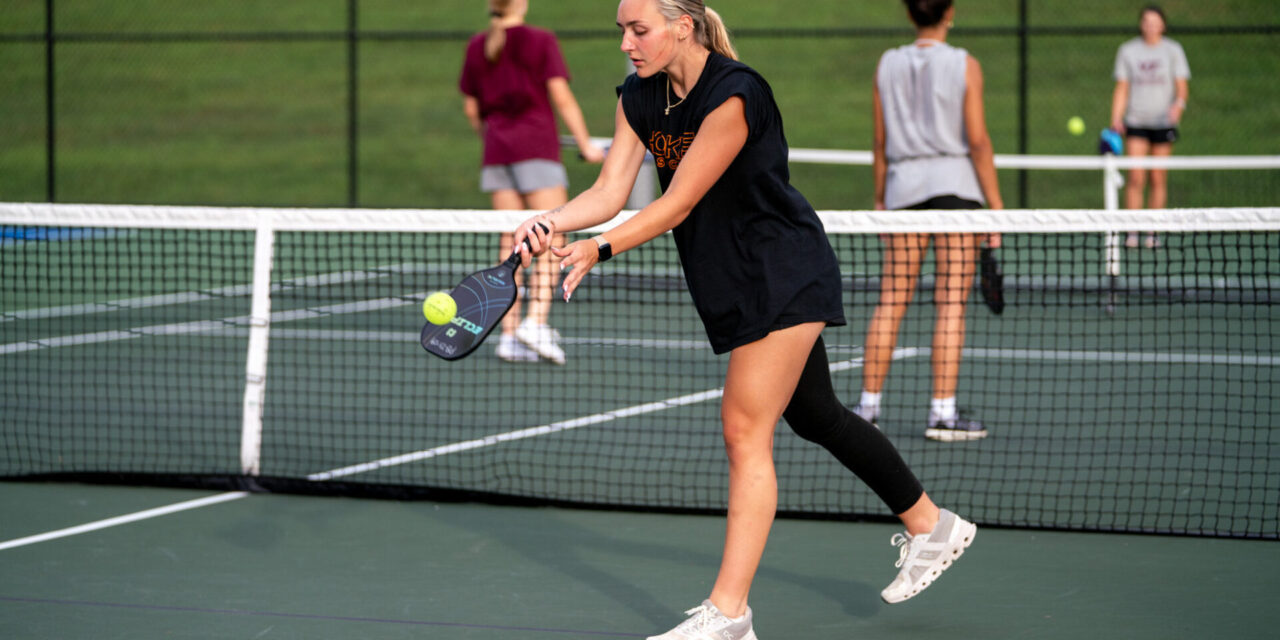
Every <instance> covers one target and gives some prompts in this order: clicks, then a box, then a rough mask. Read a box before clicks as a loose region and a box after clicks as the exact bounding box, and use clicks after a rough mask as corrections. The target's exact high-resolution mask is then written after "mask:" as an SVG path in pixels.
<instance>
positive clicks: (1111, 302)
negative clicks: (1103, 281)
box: [1102, 153, 1124, 315]
mask: <svg viewBox="0 0 1280 640" xmlns="http://www.w3.org/2000/svg"><path fill="white" fill-rule="evenodd" d="M1122 186H1124V177H1123V176H1122V175H1120V169H1119V168H1118V167H1117V166H1116V157H1115V155H1113V154H1110V153H1107V154H1103V156H1102V200H1103V206H1104V207H1105V208H1106V210H1107V211H1118V210H1119V209H1120V187H1122ZM1103 244H1104V249H1103V250H1104V251H1105V258H1104V259H1105V261H1106V264H1105V265H1104V267H1105V270H1106V274H1107V309H1106V310H1107V314H1108V315H1110V314H1112V313H1115V310H1116V289H1117V288H1118V286H1119V284H1120V282H1119V280H1120V232H1119V231H1117V230H1114V229H1109V230H1107V232H1106V236H1105V242H1104V243H1103Z"/></svg>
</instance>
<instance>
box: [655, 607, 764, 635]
mask: <svg viewBox="0 0 1280 640" xmlns="http://www.w3.org/2000/svg"><path fill="white" fill-rule="evenodd" d="M684 614H685V615H687V616H689V618H688V619H687V620H685V621H684V622H681V623H680V624H679V625H677V626H676V628H674V629H672V630H670V631H668V632H666V633H664V634H662V635H660V636H649V638H648V640H756V632H755V630H754V629H752V628H751V607H747V612H746V613H745V614H743V616H742V617H741V618H738V619H737V620H734V619H733V618H729V617H727V616H725V615H724V614H723V613H720V610H719V609H717V608H716V606H715V605H714V604H711V600H703V601H702V604H700V605H698V606H696V607H694V608H692V609H690V610H688V611H686V612H684Z"/></svg>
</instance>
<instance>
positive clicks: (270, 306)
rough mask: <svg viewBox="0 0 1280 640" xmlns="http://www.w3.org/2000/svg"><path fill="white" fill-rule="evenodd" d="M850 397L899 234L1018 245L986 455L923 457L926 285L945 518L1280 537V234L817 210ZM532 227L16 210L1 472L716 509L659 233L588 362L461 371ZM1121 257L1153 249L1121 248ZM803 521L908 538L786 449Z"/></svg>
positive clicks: (161, 210) (932, 482)
mask: <svg viewBox="0 0 1280 640" xmlns="http://www.w3.org/2000/svg"><path fill="white" fill-rule="evenodd" d="M821 216H822V218H823V221H824V224H825V225H826V226H827V230H828V233H829V237H830V238H831V242H832V245H833V247H834V248H835V249H836V252H837V254H838V256H839V258H840V262H841V265H842V270H843V271H844V280H843V282H844V286H845V309H846V315H847V317H848V319H849V325H848V326H846V327H837V328H829V329H828V330H827V331H826V332H825V333H824V337H825V341H826V344H827V347H828V352H829V359H830V361H831V363H832V370H833V379H834V381H835V384H836V389H837V392H838V393H839V395H840V396H841V397H842V398H843V399H844V400H845V401H846V402H848V403H850V404H853V403H855V402H856V401H857V398H858V394H859V392H860V389H861V378H862V376H861V367H862V353H863V339H864V335H865V332H866V324H867V320H868V318H869V317H870V315H871V312H872V310H873V309H874V307H875V305H876V302H877V300H878V297H879V284H880V274H881V260H882V244H881V241H880V239H879V237H878V236H879V235H880V234H882V233H905V232H934V233H941V232H988V231H1001V232H1003V234H1004V235H1003V247H1002V248H1001V249H1000V250H999V251H998V255H999V257H1000V259H1001V261H1002V266H1003V271H1004V287H1005V292H1004V293H1005V299H1006V303H1007V307H1006V308H1005V310H1004V312H1003V314H1001V315H998V316H997V315H994V314H992V313H990V312H989V311H988V310H987V308H985V307H984V305H983V304H982V302H981V298H980V296H979V294H978V293H977V292H975V293H974V295H973V296H972V297H971V298H970V304H969V305H968V309H967V314H966V317H967V327H968V330H967V338H966V341H965V350H964V360H963V363H962V368H961V378H960V390H959V400H960V404H961V406H962V407H964V408H966V409H968V410H970V411H972V412H973V414H974V415H976V416H978V417H979V418H981V419H982V420H983V421H984V422H985V423H987V425H988V427H989V429H990V433H991V435H990V436H989V437H988V438H986V439H984V440H979V441H975V442H966V443H938V442H933V441H928V440H925V439H924V438H923V437H922V434H923V431H924V428H925V426H926V425H925V421H926V415H927V412H928V403H929V397H930V395H931V391H930V357H929V356H930V348H931V347H930V345H931V343H932V330H933V315H932V314H933V313H934V307H933V304H932V286H933V273H934V266H933V261H932V259H931V260H930V261H928V262H927V263H926V264H925V266H924V270H923V273H922V277H921V278H920V283H919V289H920V290H919V292H918V293H917V295H916V302H915V303H914V304H913V305H911V306H910V307H909V309H908V311H907V315H906V317H905V319H904V321H903V324H902V328H901V332H900V335H899V337H898V340H897V349H896V351H895V352H894V363H893V365H892V371H891V373H890V375H889V378H888V382H887V387H886V389H885V392H884V405H883V409H882V414H881V415H882V419H881V421H880V426H881V428H882V429H883V430H884V431H885V433H886V434H887V435H888V436H889V437H890V438H891V439H892V440H893V441H894V443H895V444H896V445H897V446H898V447H899V449H900V450H901V451H902V453H903V455H904V457H905V458H906V459H907V461H908V462H909V463H910V464H911V465H912V467H913V468H914V469H915V470H916V472H917V474H918V475H919V476H920V477H921V479H922V481H923V482H924V483H925V486H926V487H927V489H928V491H929V493H930V495H931V496H933V497H934V498H935V500H937V501H938V502H939V503H941V504H944V505H947V506H948V507H950V508H952V509H954V510H955V511H957V512H960V513H964V514H965V515H966V516H967V517H970V518H973V519H974V520H976V521H978V522H982V523H985V524H988V525H1003V526H1015V527H1031V528H1052V529H1070V530H1099V531H1135V532H1156V533H1172V534H1188V535H1211V536H1232V537H1255V538H1272V539H1274V538H1277V537H1280V435H1278V432H1277V429H1276V428H1275V427H1276V426H1277V425H1278V424H1280V415H1278V412H1277V409H1276V407H1275V404H1276V402H1275V398H1276V395H1277V391H1280V376H1278V375H1277V370H1278V369H1280V344H1277V341H1276V329H1277V327H1278V326H1280V322H1277V313H1276V312H1277V309H1278V308H1280V306H1278V305H1280V209H1274V208H1272V209H1266V208H1263V209H1196V210H1189V209H1179V210H1169V211H1119V212H1117V211H1100V210H1099V211H1093V210H1025V211H1005V212H989V211H981V212H871V211H825V212H822V213H821ZM523 217H524V215H523V214H521V213H519V212H490V211H454V210H450V211H428V210H385V211H382V210H342V209H319V210H306V209H248V208H244V209H238V208H201V207H149V206H95V205H45V204H0V235H2V236H3V237H2V238H0V378H2V379H3V384H2V385H0V388H2V389H0V477H8V478H59V479H68V478H69V479H87V480H105V481H126V482H139V483H162V484H172V483H177V484H186V485H194V486H210V487H222V486H226V487H250V488H254V487H260V488H263V489H266V490H284V491H304V492H343V493H352V494H360V495H365V494H389V495H401V496H424V497H435V498H441V499H448V498H457V497H462V498H474V499H487V500H495V501H533V502H544V503H554V504H572V505H582V506H603V507H616V508H636V509H653V510H675V511H718V510H722V509H723V508H724V506H725V497H726V485H725V478H726V463H725V461H724V454H723V451H722V445H721V437H720V433H719V426H718V425H719V422H718V407H719V397H720V387H721V384H722V381H723V375H724V369H725V366H726V361H727V359H726V358H724V357H718V356H715V355H714V354H712V352H711V350H710V348H709V347H708V346H707V343H706V339H705V334H704V332H703V329H702V325H701V323H700V322H699V320H698V319H697V317H696V314H695V312H694V309H693V306H692V304H691V303H690V302H689V300H688V294H687V292H686V291H685V289H684V281H683V277H682V275H681V272H680V268H679V264H678V261H677V258H676V257H675V249H674V245H673V243H672V242H671V240H670V238H669V237H666V238H659V239H656V240H655V241H653V242H651V243H650V244H649V245H646V246H644V247H641V248H639V249H637V250H634V251H631V252H628V253H626V254H624V255H622V256H620V257H619V258H618V259H615V260H614V261H611V262H609V263H606V264H603V265H600V266H598V267H597V268H596V269H595V270H593V272H592V273H591V274H590V275H589V277H588V278H587V280H586V282H585V284H584V285H583V286H582V288H580V289H579V291H578V292H577V293H576V294H575V296H574V299H573V301H572V302H570V303H563V302H559V301H558V298H557V302H556V303H554V304H553V311H552V315H551V324H552V325H553V326H555V327H556V328H557V329H558V330H559V332H560V334H561V336H562V343H561V344H562V346H563V347H564V349H565V350H566V352H567V353H568V364H567V365H566V366H563V367H558V366H555V365H552V364H549V363H546V362H543V363H527V364H525V363H522V364H513V363H508V362H504V361H502V360H499V359H498V358H496V357H495V356H494V352H493V343H496V339H497V336H496V335H494V336H492V337H490V339H489V342H490V344H486V345H484V346H482V347H481V348H480V350H478V351H477V353H475V354H473V355H472V356H470V357H469V358H466V359H464V360H460V361H457V362H452V363H450V362H445V361H442V360H438V359H436V358H434V357H432V356H429V355H428V354H426V353H425V352H424V351H423V350H422V348H421V347H420V346H419V344H418V330H419V328H420V326H421V324H422V323H423V318H422V314H421V311H420V305H421V303H422V300H423V298H424V297H425V296H426V294H427V293H429V292H431V291H434V290H439V289H448V288H450V287H451V286H452V285H453V284H455V283H456V282H457V281H458V280H459V279H460V278H462V277H463V276H464V275H466V274H467V273H470V272H472V271H474V270H477V269H480V268H485V267H487V266H491V265H493V264H496V263H497V262H498V259H499V256H498V250H497V235H496V234H497V233H498V232H500V231H506V230H509V229H511V228H514V226H515V224H516V223H517V222H518V221H519V220H521V219H523ZM1129 230H1138V231H1143V232H1146V231H1155V232H1158V236H1157V238H1158V239H1159V243H1160V246H1159V247H1157V248H1150V249H1148V248H1145V247H1141V246H1140V247H1138V248H1128V247H1126V246H1125V242H1124V240H1125V233H1124V232H1127V231H1129ZM776 458H777V462H778V465H777V466H778V472H779V484H780V496H779V508H780V511H781V512H782V513H783V514H784V515H793V516H804V517H823V518H880V517H885V516H888V515H889V514H888V513H887V512H886V511H885V508H884V507H883V505H882V504H881V503H880V502H879V501H878V499H877V498H876V497H875V495H874V494H872V493H871V492H870V491H869V490H867V489H866V488H865V487H864V486H863V485H861V484H860V483H859V482H858V481H857V480H856V479H855V478H853V477H852V476H851V475H850V474H849V473H847V472H846V471H845V470H844V469H843V468H841V467H839V465H838V464H837V463H836V462H835V461H834V460H831V459H830V457H829V455H828V454H827V453H826V452H825V451H823V450H821V449H820V448H818V447H816V446H814V445H812V444H810V443H807V442H804V441H802V440H800V439H799V438H797V437H796V436H794V435H793V434H792V433H791V432H790V430H789V429H787V428H786V427H785V426H780V428H779V430H778V436H777V445H776Z"/></svg>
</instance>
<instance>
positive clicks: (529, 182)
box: [480, 160, 569, 193]
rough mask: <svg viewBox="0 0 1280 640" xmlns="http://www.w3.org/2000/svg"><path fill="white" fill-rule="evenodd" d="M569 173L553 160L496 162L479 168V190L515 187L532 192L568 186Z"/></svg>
mask: <svg viewBox="0 0 1280 640" xmlns="http://www.w3.org/2000/svg"><path fill="white" fill-rule="evenodd" d="M568 186H569V174H568V173H566V172H565V170H564V165H563V164H560V163H559V162H556V161H555V160H525V161H523V162H517V163H515V164H498V165H490V166H487V167H484V168H482V169H481V170H480V190H481V191H483V192H485V193H493V192H494V191H503V190H506V189H515V190H516V191H519V192H520V193H532V192H534V191H537V190H539V189H546V188H549V187H568Z"/></svg>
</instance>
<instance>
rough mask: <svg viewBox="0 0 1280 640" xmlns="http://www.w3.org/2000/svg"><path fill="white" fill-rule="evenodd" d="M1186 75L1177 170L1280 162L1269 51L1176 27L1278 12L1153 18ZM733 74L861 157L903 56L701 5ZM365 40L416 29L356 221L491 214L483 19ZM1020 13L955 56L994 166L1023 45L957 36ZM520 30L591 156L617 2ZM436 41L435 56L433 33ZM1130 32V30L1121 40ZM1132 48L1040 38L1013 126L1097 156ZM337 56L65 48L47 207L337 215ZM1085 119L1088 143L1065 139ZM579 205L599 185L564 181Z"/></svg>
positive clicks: (1104, 5)
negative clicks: (534, 41) (980, 107)
mask: <svg viewBox="0 0 1280 640" xmlns="http://www.w3.org/2000/svg"><path fill="white" fill-rule="evenodd" d="M1138 4H1140V3H1136V2H1135V3H1127V2H1115V1H1114V0H1078V1H1075V2H1071V3H1065V4H1064V3H1059V2H1049V1H1048V0H1031V1H1030V2H1029V21H1030V23H1031V25H1032V26H1033V27H1056V26H1064V25H1065V26H1128V25H1136V11H1137V7H1138ZM6 5H7V6H6V9H5V12H4V15H3V17H0V37H7V39H4V40H0V200H5V201H24V200H35V201H39V200H44V199H45V197H46V179H47V176H46V151H45V139H46V122H45V120H46V118H45V91H44V86H45V47H44V44H43V42H40V41H36V40H32V39H29V38H27V39H22V38H18V37H17V36H19V35H21V34H40V33H42V32H43V29H44V22H45V16H44V7H45V3H44V2H43V1H41V0H9V1H8V2H7V3H6ZM1164 5H1165V8H1166V10H1167V13H1168V14H1169V15H1170V20H1171V23H1172V25H1173V27H1174V29H1175V33H1174V34H1173V37H1174V38H1175V39H1178V40H1179V41H1180V42H1182V44H1183V46H1184V47H1185V48H1186V50H1187V53H1188V57H1189V59H1190V62H1191V67H1192V73H1193V79H1192V84H1191V87H1192V98H1191V101H1190V103H1191V107H1190V109H1189V111H1188V113H1187V116H1186V120H1185V123H1184V126H1183V128H1182V132H1183V141H1182V142H1180V143H1179V145H1178V148H1177V152H1178V153H1179V154H1181V155H1203V154H1225V155H1234V154H1273V153H1276V152H1277V149H1276V138H1275V136H1274V135H1273V134H1272V133H1271V132H1274V131H1275V130H1277V127H1278V126H1280V99H1278V98H1280V86H1278V85H1276V84H1275V83H1274V82H1272V81H1271V79H1272V78H1274V77H1276V75H1277V73H1280V37H1277V36H1275V35H1259V34H1253V35H1195V34H1188V35H1185V36H1182V35H1179V34H1177V33H1176V28H1177V27H1178V26H1201V27H1202V26H1214V25H1236V26H1257V25H1258V24H1267V23H1274V22H1275V19H1274V17H1273V12H1272V11H1271V9H1273V7H1272V3H1271V2H1269V1H1268V0H1214V1H1212V2H1196V1H1194V0H1169V1H1167V2H1165V3H1164ZM54 6H55V15H54V22H55V26H56V29H57V31H58V32H59V33H63V34H66V33H75V34H99V35H101V34H116V35H118V34H125V33H136V34H156V33H172V32H183V33H197V34H227V33H238V32H282V33H291V34H297V33H300V32H326V33H337V32H341V31H342V30H344V29H345V28H346V15H347V14H346V9H347V3H346V2H344V1H343V0H325V1H320V0H307V1H305V2H304V1H302V0H290V1H287V2H271V3H265V2H251V1H248V0H219V1H207V2H202V3H199V5H198V6H195V7H193V6H190V5H187V4H185V3H184V4H183V5H175V4H174V3H167V2H161V1H160V0H117V1H115V2H111V3H101V2H87V1H85V0H59V1H58V2H56V3H55V5H54ZM713 6H715V7H716V8H717V9H718V10H720V12H721V13H722V14H723V15H724V17H725V19H726V21H727V23H728V24H729V26H730V28H731V29H736V30H739V31H740V33H739V35H738V37H737V39H736V44H737V46H738V48H739V50H740V52H741V54H742V58H743V60H744V61H745V62H747V63H748V64H751V65H752V66H754V67H756V68H757V69H759V70H760V71H761V72H762V73H763V74H764V75H765V77H767V78H769V80H770V82H771V83H772V85H773V87H774V90H775V94H776V95H777V98H778V102H779V105H780V107H781V109H782V113H783V116H784V118H785V120H786V127H787V135H788V138H789V141H790V143H791V145H792V146H793V147H816V148H838V149H866V148H869V146H870V111H871V108H870V95H871V94H870V90H869V87H870V83H871V78H872V74H873V72H874V68H875V65H876V61H877V59H878V57H879V55H880V53H881V52H882V51H883V50H885V49H886V48H889V47H891V46H895V45H897V44H900V43H902V42H905V41H907V40H909V38H910V32H909V30H908V29H907V28H906V19H905V16H904V15H903V10H902V8H901V4H900V3H899V2H897V1H895V0H880V1H878V2H860V3H848V2H838V1H836V0H811V1H810V2H806V3H804V4H803V10H796V8H795V7H796V5H790V4H788V3H778V2H772V1H768V0H738V1H734V0H724V1H723V2H721V3H718V4H715V3H713ZM358 7H359V13H358V26H359V29H360V30H362V31H364V32H368V33H369V34H374V33H383V34H385V33H387V32H399V33H404V32H412V33H416V34H419V35H421V36H423V37H418V38H407V37H400V38H370V39H366V40H363V41H362V42H361V44H360V46H359V53H358V96H359V116H358V121H357V125H358V135H359V145H358V148H359V151H358V171H359V193H358V203H357V204H359V205H360V206H367V207H432V208H435V207H486V206H487V205H488V202H487V199H486V198H485V197H484V196H483V195H482V194H480V193H479V191H478V189H477V185H476V183H477V167H478V164H479V154H480V145H479V142H478V141H477V140H476V138H475V136H474V135H473V134H472V133H471V131H470V129H469V127H468V126H467V124H466V121H465V119H464V118H463V116H462V111H461V99H460V96H459V94H458V91H457V76H458V72H459V69H460V66H461V59H462V50H463V46H464V41H465V38H466V34H467V33H470V32H472V31H475V30H478V29H480V28H482V27H483V25H484V21H483V12H482V3H481V2H479V0H475V1H469V2H463V1H460V0H449V1H446V2H429V3H422V2H413V1H410V0H361V1H360V2H359V4H358ZM1017 12H1018V2H1017V1H1016V0H967V1H965V2H962V3H960V4H959V5H958V16H957V19H956V27H957V31H956V32H955V33H954V34H953V36H952V42H953V43H955V44H957V45H959V46H963V47H965V48H967V49H969V50H970V51H971V52H972V53H973V54H974V55H975V56H977V57H978V58H979V60H980V61H981V62H982V64H983V66H984V69H985V71H986V76H987V96H986V97H987V105H988V121H989V125H990V128H991V130H992V135H993V138H994V140H995V144H996V148H997V151H998V152H1000V153H1015V152H1017V145H1018V138H1017V136H1018V129H1019V127H1018V122H1017V110H1018V104H1017V96H1018V70H1017V52H1018V46H1017V41H1016V39H1015V38H1013V37H1012V36H1004V35H999V36H997V35H985V34H973V35H967V34H966V33H965V32H964V29H965V28H991V27H1010V26H1014V25H1016V23H1017ZM529 20H530V22H531V23H533V24H537V25H541V26H545V27H549V28H552V29H554V30H557V31H559V32H561V33H562V34H563V37H562V46H563V49H564V52H565V55H566V57H567V59H568V62H569V66H570V69H571V71H572V73H573V76H574V77H573V87H574V91H575V93H576V95H577V97H578V100H579V101H580V103H581V104H582V107H583V109H584V111H585V113H586V115H587V120H588V125H589V127H590V129H591V131H592V133H593V135H597V136H608V135H610V134H611V133H612V131H611V129H612V124H613V122H612V116H613V107H614V103H615V96H614V87H615V86H616V85H617V84H618V83H619V82H620V81H621V79H622V75H623V73H624V68H625V61H624V59H623V56H622V55H621V54H620V53H619V52H618V50H617V45H618V39H617V37H616V35H615V34H614V33H612V31H613V30H614V27H613V21H614V3H612V2H598V1H594V0H556V1H555V2H550V1H547V0H541V1H535V2H533V9H532V11H531V14H530V16H529ZM862 27H875V28H884V27H891V28H893V27H900V28H902V34H901V35H900V36H879V37H803V36H788V37H781V36H777V35H769V34H766V33H763V32H762V30H765V29H771V28H783V29H806V28H807V29H822V28H862ZM428 32H430V33H431V34H434V35H433V36H432V37H425V34H426V33H428ZM1135 32H1136V27H1135ZM1125 38H1126V36H1119V35H1072V36H1058V35H1054V36H1046V35H1037V36H1033V38H1032V39H1031V41H1030V45H1029V59H1028V64H1029V72H1028V78H1029V84H1028V86H1029V93H1028V97H1029V103H1028V121H1027V130H1028V134H1029V140H1028V146H1029V152H1031V153H1042V154H1047V153H1053V154H1090V153H1092V152H1093V151H1094V146H1095V143H1094V135H1093V132H1095V131H1097V130H1098V129H1100V128H1101V127H1102V125H1103V124H1104V123H1105V121H1106V120H1107V118H1108V112H1109V105H1110V95H1111V89H1112V82H1111V80H1110V74H1111V67H1112V63H1113V59H1114V55H1115V50H1116V47H1117V46H1119V44H1120V43H1121V42H1123V40H1124V39H1125ZM346 60H347V58H346V43H345V42H344V41H342V40H339V39H333V40H314V39H312V40H297V39H295V40H277V41H270V40H248V41H235V42H208V41H191V42H171V41H164V42H146V43H140V42H117V41H101V40H98V41H92V40H90V41H84V40H70V41H63V42H60V43H59V44H58V46H57V47H56V65H55V90H56V99H55V105H54V107H55V111H56V121H57V128H56V138H57V147H56V159H57V173H56V176H55V177H56V183H57V193H56V199H57V200H59V201H64V202H113V203H114V202H127V203H166V204H214V205H284V206H343V205H346V204H347V190H348V187H347V160H348V158H347V150H348V147H347V112H346V104H347V75H346ZM1072 115H1080V116H1081V117H1083V118H1084V119H1085V121H1086V123H1087V124H1088V128H1089V133H1088V134H1087V135H1085V136H1083V137H1073V136H1071V135H1069V134H1068V133H1067V131H1066V127H1065V123H1066V121H1067V119H1068V118H1069V117H1070V116H1072ZM567 164H568V165H569V168H570V176H571V180H572V189H574V190H579V189H581V188H584V187H586V186H587V185H588V184H589V183H590V182H591V180H592V179H593V177H594V168H593V167H590V166H585V165H582V164H581V163H577V162H575V161H572V160H569V161H568V162H567ZM1015 179H1016V176H1015V174H1013V173H1011V172H1003V173H1002V180H1003V187H1004V192H1005V198H1006V201H1007V202H1009V203H1010V204H1017V202H1016V199H1015V193H1016V189H1015V186H1016V180H1015ZM794 182H795V183H796V184H797V186H799V187H800V189H801V190H802V191H803V192H804V193H805V194H806V195H808V196H809V197H810V199H811V200H812V201H813V202H814V204H815V206H817V207H819V208H823V209H837V208H839V209H847V208H865V207H867V206H869V205H870V198H871V180H870V172H869V170H867V169H866V168H862V167H830V166H812V165H795V167H794ZM1278 182H1280V181H1277V180H1276V179H1275V172H1273V171H1272V172H1259V171H1246V172H1240V171H1237V172H1222V171H1218V172H1202V171H1195V172H1178V173H1176V174H1175V175H1174V176H1173V177H1172V179H1171V197H1170V204H1171V206H1243V205H1271V204H1275V202H1276V201H1277V198H1278V196H1280V184H1277V183H1278ZM1100 183H1101V178H1100V176H1099V175H1098V174H1095V173H1092V172H1066V171H1052V172H1044V171H1040V172H1032V173H1031V175H1030V178H1029V181H1028V185H1029V199H1028V202H1027V204H1028V206H1034V207H1100V206H1102V195H1101V188H1100Z"/></svg>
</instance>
